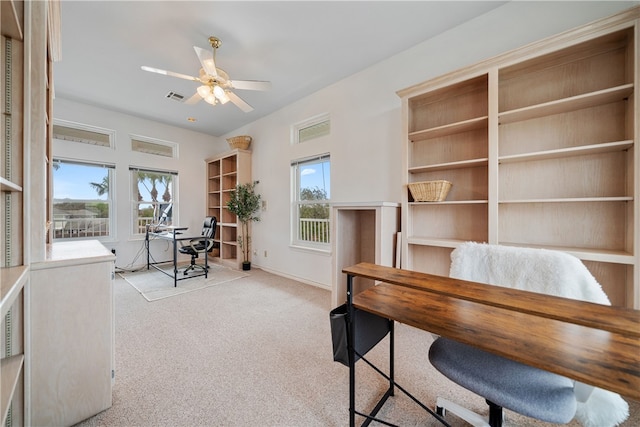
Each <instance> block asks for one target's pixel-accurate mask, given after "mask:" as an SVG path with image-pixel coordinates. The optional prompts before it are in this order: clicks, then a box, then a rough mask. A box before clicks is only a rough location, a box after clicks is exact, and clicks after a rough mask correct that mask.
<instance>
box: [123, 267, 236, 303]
mask: <svg viewBox="0 0 640 427" xmlns="http://www.w3.org/2000/svg"><path fill="white" fill-rule="evenodd" d="M178 275H179V276H178V277H179V278H182V277H184V276H182V272H180V271H178ZM120 276H121V277H122V278H123V279H124V280H126V281H127V282H128V283H129V284H130V285H131V286H133V287H134V288H135V289H136V290H137V291H138V292H140V293H141V294H142V296H143V297H144V298H145V299H146V300H147V301H149V302H151V301H158V300H160V299H163V298H169V297H173V296H177V295H182V294H185V293H188V292H193V291H197V290H200V289H205V288H208V287H210V286H215V285H220V284H222V283H227V282H230V281H232V280H237V279H240V278H242V277H247V276H248V274H246V273H243V272H242V271H238V270H233V269H231V268H228V267H223V266H221V265H216V264H209V274H208V277H207V278H206V279H205V277H204V276H199V277H193V278H191V279H185V280H178V286H175V287H174V286H173V284H174V283H173V278H172V277H169V276H167V275H166V274H164V273H162V272H160V271H158V270H155V269H150V270H142V271H137V272H134V273H120Z"/></svg>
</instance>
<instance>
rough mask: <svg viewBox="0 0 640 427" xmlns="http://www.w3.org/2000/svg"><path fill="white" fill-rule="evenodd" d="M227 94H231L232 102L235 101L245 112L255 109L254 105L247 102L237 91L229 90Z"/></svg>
mask: <svg viewBox="0 0 640 427" xmlns="http://www.w3.org/2000/svg"><path fill="white" fill-rule="evenodd" d="M227 96H229V100H230V101H231V102H233V103H234V104H235V105H236V107H238V108H239V109H241V110H242V111H244V112H245V113H248V112H249V111H253V107H252V106H251V105H249V104H247V103H246V102H244V101H243V100H242V99H241V98H240V97H239V96H238V95H236V94H235V93H233V92H231V91H229V92H227Z"/></svg>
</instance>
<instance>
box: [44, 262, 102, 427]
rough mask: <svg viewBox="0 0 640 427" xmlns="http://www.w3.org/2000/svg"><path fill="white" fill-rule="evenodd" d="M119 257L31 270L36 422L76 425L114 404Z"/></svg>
mask: <svg viewBox="0 0 640 427" xmlns="http://www.w3.org/2000/svg"><path fill="white" fill-rule="evenodd" d="M112 273H113V262H101V263H94V264H80V265H71V266H68V267H58V268H44V269H41V270H33V271H32V272H31V407H32V414H31V421H32V424H33V425H72V424H75V423H77V422H79V421H82V420H84V419H86V418H89V417H90V416H92V415H95V414H97V413H98V412H100V411H103V410H105V409H107V408H109V407H111V404H112V397H111V386H112V369H113V365H112V364H113V283H112V280H111V278H112Z"/></svg>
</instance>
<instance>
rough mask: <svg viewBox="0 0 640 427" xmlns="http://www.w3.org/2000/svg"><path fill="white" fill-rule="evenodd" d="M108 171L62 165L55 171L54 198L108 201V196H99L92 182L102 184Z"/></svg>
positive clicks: (92, 167)
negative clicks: (91, 184)
mask: <svg viewBox="0 0 640 427" xmlns="http://www.w3.org/2000/svg"><path fill="white" fill-rule="evenodd" d="M107 173H108V169H106V168H99V167H94V166H91V167H88V166H83V165H75V164H71V163H60V168H58V169H57V170H56V169H54V170H53V198H54V199H80V200H96V199H99V200H107V195H106V194H105V195H103V196H98V193H96V190H94V189H93V187H91V186H90V185H89V183H90V182H98V183H100V182H102V179H103V178H104V177H105V175H106V174H107Z"/></svg>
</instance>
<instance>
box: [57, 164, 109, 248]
mask: <svg viewBox="0 0 640 427" xmlns="http://www.w3.org/2000/svg"><path fill="white" fill-rule="evenodd" d="M52 163H53V164H60V163H66V164H70V165H79V166H86V167H96V168H104V169H107V171H108V175H107V176H108V186H109V187H108V193H107V194H108V196H107V199H106V200H105V201H104V202H105V203H106V204H107V206H108V212H109V217H108V221H107V226H108V230H109V231H108V234H107V235H104V236H100V235H98V236H96V235H91V236H82V237H64V236H63V237H56V222H57V221H61V220H62V219H56V218H55V200H56V199H55V198H54V197H53V195H52V201H51V206H52V216H53V217H52V222H51V227H53V234H52V235H53V241H57V242H65V241H74V240H98V241H101V242H107V241H115V240H116V224H117V222H116V212H117V209H116V208H117V206H116V200H117V198H116V195H115V192H116V185H115V177H116V166H115V164H113V163H107V162H92V161H89V160H82V159H70V158H65V157H59V156H58V157H54V158H53V161H52ZM51 181H52V186H53V193H54V194H55V186H56V178H55V171H53V173H52V178H51ZM71 200H77V201H79V202H82V201H84V200H82V199H71Z"/></svg>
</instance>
